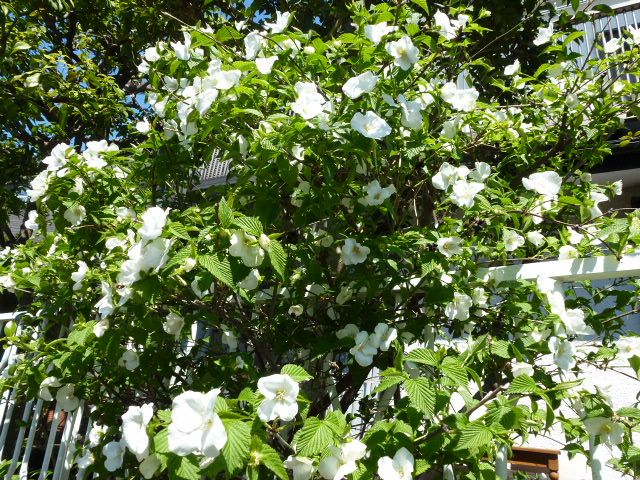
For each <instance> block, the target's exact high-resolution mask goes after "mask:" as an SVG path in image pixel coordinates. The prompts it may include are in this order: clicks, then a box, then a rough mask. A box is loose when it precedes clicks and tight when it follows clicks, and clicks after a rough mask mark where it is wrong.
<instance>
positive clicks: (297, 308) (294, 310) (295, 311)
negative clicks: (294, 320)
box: [289, 305, 304, 317]
mask: <svg viewBox="0 0 640 480" xmlns="http://www.w3.org/2000/svg"><path fill="white" fill-rule="evenodd" d="M302 312H304V307H303V306H302V305H291V306H290V307H289V315H295V316H296V317H299V316H300V315H302Z"/></svg>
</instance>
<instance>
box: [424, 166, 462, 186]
mask: <svg viewBox="0 0 640 480" xmlns="http://www.w3.org/2000/svg"><path fill="white" fill-rule="evenodd" d="M467 175H469V169H468V168H467V167H465V166H464V165H463V166H461V167H454V166H453V165H451V164H449V163H448V162H444V163H443V164H442V165H440V169H439V170H438V173H436V174H435V175H434V176H433V177H432V178H431V182H432V183H433V186H434V187H435V188H437V189H438V190H447V189H448V188H449V187H450V186H451V185H453V184H454V183H455V182H456V181H458V180H464V179H465V178H467Z"/></svg>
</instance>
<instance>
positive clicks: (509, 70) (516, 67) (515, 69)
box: [504, 58, 520, 77]
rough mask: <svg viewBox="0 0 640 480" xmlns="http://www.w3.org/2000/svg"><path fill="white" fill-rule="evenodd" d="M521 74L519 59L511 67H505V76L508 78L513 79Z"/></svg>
mask: <svg viewBox="0 0 640 480" xmlns="http://www.w3.org/2000/svg"><path fill="white" fill-rule="evenodd" d="M519 72H520V60H518V59H517V58H516V61H515V62H513V63H512V64H511V65H507V66H506V67H504V74H505V75H506V76H507V77H511V76H513V75H515V74H517V73H519Z"/></svg>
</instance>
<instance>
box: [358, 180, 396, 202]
mask: <svg viewBox="0 0 640 480" xmlns="http://www.w3.org/2000/svg"><path fill="white" fill-rule="evenodd" d="M364 189H365V191H366V192H367V195H366V196H365V197H364V198H363V199H361V203H362V204H364V205H369V206H376V205H381V204H383V203H384V201H385V200H386V199H387V198H389V197H390V196H391V195H393V194H394V193H396V187H394V186H393V185H388V186H386V187H384V188H383V187H382V186H380V182H379V181H378V180H373V181H371V182H369V183H368V184H367V186H366V187H364Z"/></svg>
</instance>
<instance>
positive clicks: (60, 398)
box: [56, 383, 80, 412]
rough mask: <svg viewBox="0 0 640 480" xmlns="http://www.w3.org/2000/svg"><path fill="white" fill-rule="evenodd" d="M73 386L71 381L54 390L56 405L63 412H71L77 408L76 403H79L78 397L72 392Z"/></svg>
mask: <svg viewBox="0 0 640 480" xmlns="http://www.w3.org/2000/svg"><path fill="white" fill-rule="evenodd" d="M74 388H75V386H74V385H73V383H69V384H67V385H63V386H62V387H60V389H59V390H58V391H57V392H56V402H58V407H60V409H62V410H64V411H65V412H72V411H73V410H75V409H76V408H78V405H80V399H78V397H76V396H75V395H74V394H73V391H74Z"/></svg>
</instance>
